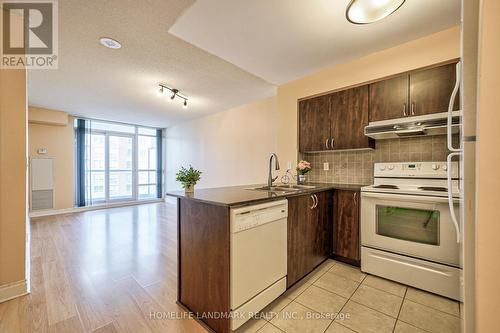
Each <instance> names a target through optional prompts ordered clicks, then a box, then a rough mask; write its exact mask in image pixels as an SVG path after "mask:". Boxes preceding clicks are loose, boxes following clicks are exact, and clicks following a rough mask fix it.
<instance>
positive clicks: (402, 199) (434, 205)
mask: <svg viewBox="0 0 500 333" xmlns="http://www.w3.org/2000/svg"><path fill="white" fill-rule="evenodd" d="M455 209H456V214H457V216H458V215H459V214H458V210H459V204H458V200H457V201H456V204H455ZM456 239H457V236H456V231H455V228H454V226H453V222H452V220H451V216H450V211H449V207H448V200H447V198H445V197H428V196H417V195H401V194H389V193H372V192H363V193H361V244H362V245H363V246H368V247H373V248H378V249H383V250H387V251H391V252H395V253H400V254H406V255H408V256H412V257H416V258H423V259H428V260H431V261H435V262H441V263H445V264H448V265H453V266H457V267H458V266H459V265H460V250H459V244H457V241H456Z"/></svg>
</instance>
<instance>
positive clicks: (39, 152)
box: [36, 148, 47, 155]
mask: <svg viewBox="0 0 500 333" xmlns="http://www.w3.org/2000/svg"><path fill="white" fill-rule="evenodd" d="M36 152H37V153H38V155H45V154H47V148H38V149H37V150H36Z"/></svg>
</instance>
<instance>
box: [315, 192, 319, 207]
mask: <svg viewBox="0 0 500 333" xmlns="http://www.w3.org/2000/svg"><path fill="white" fill-rule="evenodd" d="M314 199H315V200H314V201H316V203H315V204H314V208H316V207H318V197H317V196H316V194H314Z"/></svg>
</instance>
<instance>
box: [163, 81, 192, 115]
mask: <svg viewBox="0 0 500 333" xmlns="http://www.w3.org/2000/svg"><path fill="white" fill-rule="evenodd" d="M165 93H170V96H169V97H168V101H169V102H172V101H173V100H175V98H176V97H178V98H180V99H182V100H184V102H183V103H182V107H183V108H184V109H187V106H188V103H187V102H188V98H187V96H185V95H183V94H181V92H180V91H179V89H175V88H170V87H169V86H167V85H164V84H163V83H159V84H158V96H160V97H161V96H164V94H165Z"/></svg>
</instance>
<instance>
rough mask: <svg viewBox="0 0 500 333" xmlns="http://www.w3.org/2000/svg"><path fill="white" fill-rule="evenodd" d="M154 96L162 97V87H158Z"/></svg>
mask: <svg viewBox="0 0 500 333" xmlns="http://www.w3.org/2000/svg"><path fill="white" fill-rule="evenodd" d="M156 94H157V95H158V97H162V96H163V87H162V86H160V88H159V89H158V91H157V92H156Z"/></svg>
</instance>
